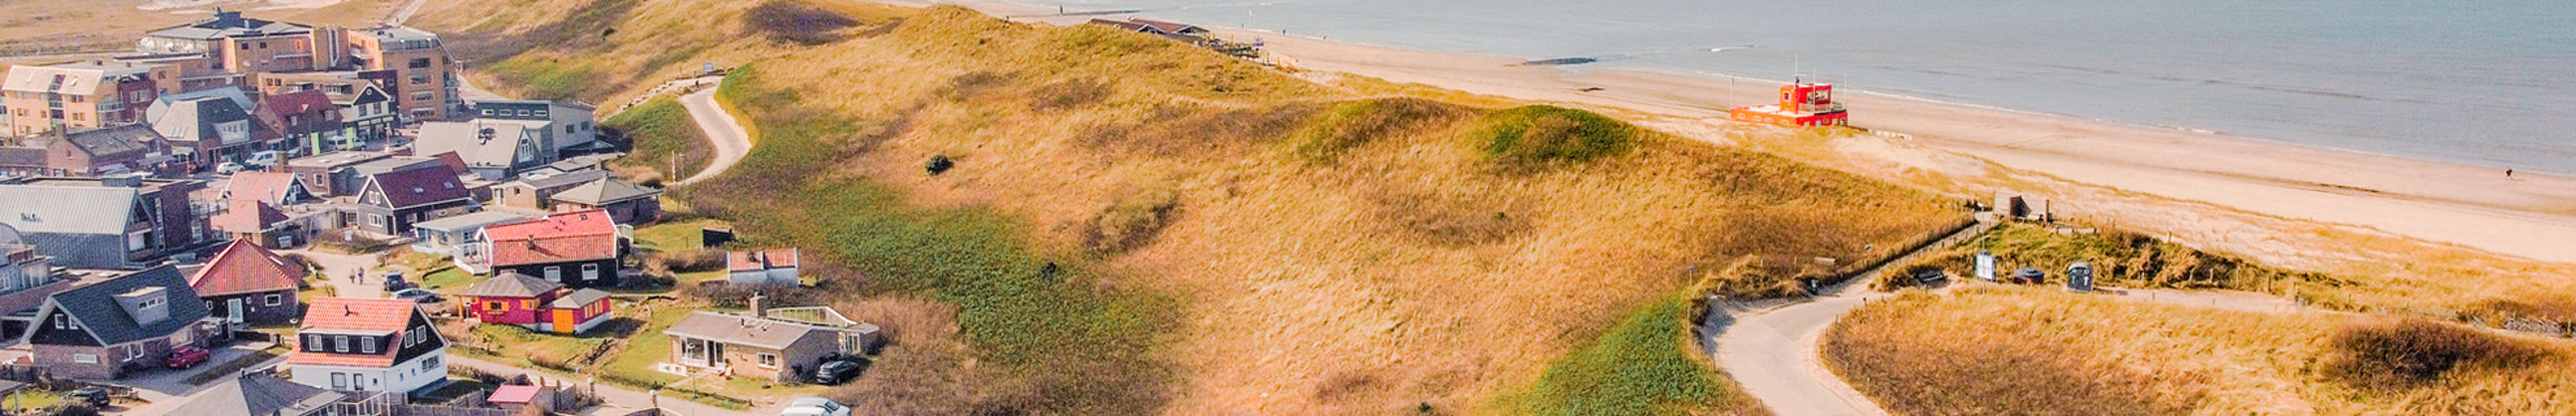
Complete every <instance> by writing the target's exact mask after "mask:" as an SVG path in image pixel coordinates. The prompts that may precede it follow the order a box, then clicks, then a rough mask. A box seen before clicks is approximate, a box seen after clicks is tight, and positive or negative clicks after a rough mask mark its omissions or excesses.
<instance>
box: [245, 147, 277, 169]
mask: <svg viewBox="0 0 2576 416" xmlns="http://www.w3.org/2000/svg"><path fill="white" fill-rule="evenodd" d="M285 160H286V157H285V155H282V154H278V153H277V151H275V150H265V151H260V152H255V153H251V154H250V157H245V158H242V164H243V165H248V166H258V167H262V168H268V167H274V166H277V163H278V162H282V161H285Z"/></svg>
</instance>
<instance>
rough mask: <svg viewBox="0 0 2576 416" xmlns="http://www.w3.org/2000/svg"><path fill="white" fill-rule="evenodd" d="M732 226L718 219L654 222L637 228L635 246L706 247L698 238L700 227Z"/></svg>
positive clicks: (667, 248) (666, 249) (665, 248)
mask: <svg viewBox="0 0 2576 416" xmlns="http://www.w3.org/2000/svg"><path fill="white" fill-rule="evenodd" d="M732 226H733V225H732V224H729V223H726V222H724V221H717V220H691V221H680V222H666V223H661V224H653V225H651V226H646V227H644V228H637V229H635V248H639V249H645V250H652V251H660V252H672V251H681V250H693V249H698V248H704V247H705V246H703V245H699V244H698V243H699V242H700V241H699V239H698V237H699V229H702V228H706V227H716V228H731V227H732Z"/></svg>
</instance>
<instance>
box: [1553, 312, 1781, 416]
mask: <svg viewBox="0 0 2576 416" xmlns="http://www.w3.org/2000/svg"><path fill="white" fill-rule="evenodd" d="M1682 303H1683V302H1682V298H1681V297H1680V296H1672V297H1666V298H1664V299H1661V300H1657V301H1655V302H1654V303H1651V304H1647V305H1646V306H1645V307H1643V308H1640V309H1638V310H1637V311H1635V312H1633V313H1630V314H1629V315H1628V317H1627V318H1625V319H1621V320H1620V321H1619V323H1618V324H1617V325H1615V326H1612V327H1610V330H1609V331H1608V332H1605V333H1602V334H1601V338H1600V339H1599V340H1597V341H1593V342H1592V344H1591V345H1586V346H1584V347H1582V348H1581V349H1577V350H1575V351H1574V353H1573V354H1570V355H1567V356H1566V357H1565V358H1563V359H1559V360H1557V361H1556V362H1555V363H1553V364H1550V365H1548V367H1547V372H1545V373H1543V374H1541V375H1540V376H1539V380H1538V386H1537V387H1536V388H1535V389H1532V390H1531V391H1529V392H1528V393H1526V394H1524V395H1522V396H1519V397H1518V398H1517V400H1518V403H1517V404H1518V405H1517V406H1516V409H1515V410H1516V411H1515V412H1514V413H1521V414H1533V415H1662V414H1686V413H1697V412H1698V411H1704V410H1710V409H1733V408H1747V407H1752V405H1751V404H1750V398H1747V397H1744V396H1743V395H1742V394H1741V393H1738V392H1735V391H1733V390H1731V389H1730V387H1729V386H1727V385H1725V384H1724V382H1722V381H1720V380H1719V375H1718V373H1717V372H1716V371H1715V370H1713V369H1711V368H1709V366H1708V365H1707V364H1704V363H1702V362H1699V361H1697V360H1696V359H1695V358H1693V356H1694V355H1696V354H1699V352H1698V351H1697V350H1696V349H1694V348H1693V347H1692V340H1691V339H1690V336H1689V332H1690V331H1688V330H1687V329H1686V328H1688V327H1689V326H1690V325H1691V321H1692V320H1691V319H1690V317H1688V316H1685V313H1684V312H1685V310H1686V309H1687V308H1684V307H1683V305H1682Z"/></svg>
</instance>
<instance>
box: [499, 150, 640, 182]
mask: <svg viewBox="0 0 2576 416" xmlns="http://www.w3.org/2000/svg"><path fill="white" fill-rule="evenodd" d="M624 156H625V155H624V154H620V153H608V154H593V155H581V156H573V157H567V158H564V159H563V160H557V161H555V163H548V164H546V165H545V166H538V167H534V168H529V169H528V170H524V171H520V172H519V177H521V178H534V177H540V176H553V175H562V174H567V173H576V172H587V171H594V170H596V171H607V170H608V168H607V166H606V165H607V164H608V161H611V160H617V158H620V157H624Z"/></svg>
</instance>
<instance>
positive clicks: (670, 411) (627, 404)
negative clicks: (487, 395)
mask: <svg viewBox="0 0 2576 416" xmlns="http://www.w3.org/2000/svg"><path fill="white" fill-rule="evenodd" d="M447 365H450V366H458V367H465V368H472V369H476V370H481V371H483V372H487V373H492V374H497V375H501V376H503V377H515V376H519V375H526V376H528V377H529V378H531V379H545V380H552V381H556V382H562V383H563V384H566V385H575V386H582V385H588V384H589V383H586V382H585V381H584V380H575V379H567V378H565V377H564V376H561V375H557V374H552V373H545V372H539V371H531V370H528V369H524V368H519V367H514V366H508V365H502V364H501V363H495V362H491V361H484V360H482V359H477V358H472V357H465V356H458V355H449V356H448V357H447ZM598 392H599V398H600V401H601V402H602V403H601V404H600V405H599V406H598V407H596V408H592V409H589V411H587V412H581V414H585V415H623V414H626V413H628V412H632V411H635V410H641V409H648V408H652V407H653V404H654V398H653V396H652V395H649V394H646V393H644V392H640V391H635V390H631V389H628V388H626V387H624V386H618V385H614V384H609V383H605V382H602V383H599V384H598ZM661 405H662V412H663V414H666V415H678V416H752V415H774V414H778V412H779V411H780V410H783V409H784V408H783V407H778V406H777V405H770V406H761V407H754V408H750V409H744V410H728V409H725V408H721V407H715V406H709V405H706V404H701V403H698V402H692V401H688V400H687V399H681V398H676V397H664V398H661Z"/></svg>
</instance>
